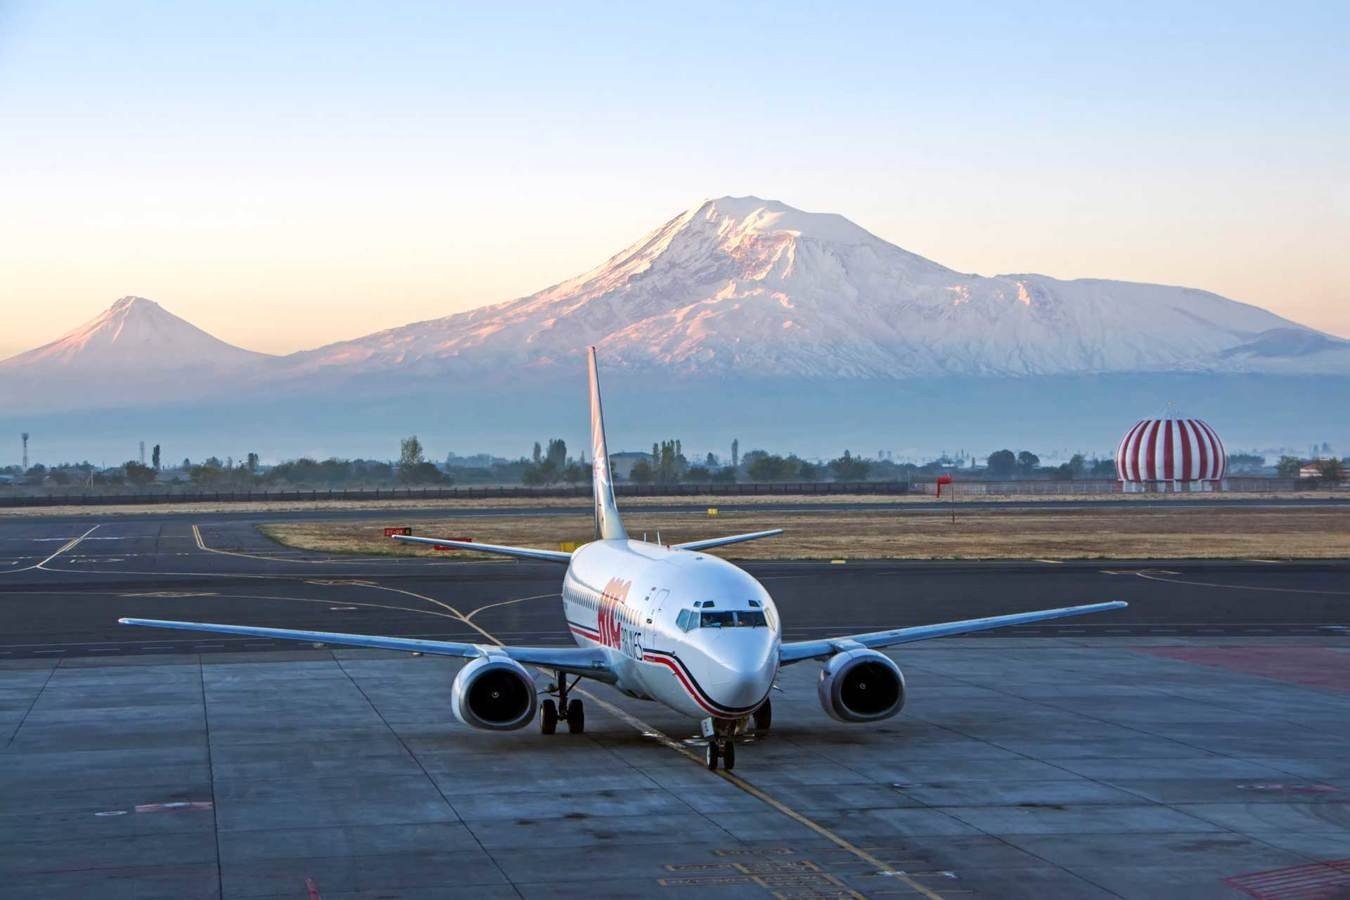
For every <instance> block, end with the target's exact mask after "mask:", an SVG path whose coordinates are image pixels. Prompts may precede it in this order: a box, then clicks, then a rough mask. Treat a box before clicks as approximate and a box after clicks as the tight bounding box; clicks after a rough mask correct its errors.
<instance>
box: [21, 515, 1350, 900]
mask: <svg viewBox="0 0 1350 900" xmlns="http://www.w3.org/2000/svg"><path fill="white" fill-rule="evenodd" d="M277 517H278V516H277V515H276V514H272V515H271V516H270V518H277ZM95 526H96V527H95ZM90 528H93V530H92V531H89V530H88V529H90ZM748 568H750V569H751V570H752V571H753V572H754V573H755V574H756V575H757V577H761V578H762V579H763V580H764V582H765V584H766V586H767V587H768V588H769V589H770V591H771V592H773V594H774V596H775V598H776V599H777V601H778V603H779V606H780V611H781V612H782V615H783V618H784V620H785V622H786V623H787V626H788V627H787V636H788V637H789V638H793V637H797V636H802V637H806V636H821V635H822V634H825V633H836V634H837V633H847V632H849V631H855V630H863V629H864V628H868V629H870V628H879V627H888V626H892V625H900V624H910V623H913V622H920V621H940V620H943V619H949V618H964V617H966V616H968V615H984V614H991V613H995V612H1008V611H1015V610H1017V609H1031V608H1037V607H1041V606H1055V605H1063V604H1067V603H1082V602H1093V601H1097V600H1108V599H1124V600H1128V601H1130V602H1131V604H1132V606H1131V608H1130V609H1129V610H1127V611H1125V615H1120V616H1115V617H1108V616H1101V617H1093V619H1092V621H1091V622H1089V621H1087V620H1075V622H1074V624H1073V625H1071V626H1070V625H1066V626H1065V628H1069V627H1072V628H1076V629H1081V630H1077V631H1067V630H1065V628H1059V629H1046V628H1041V627H1038V628H1036V629H1034V630H1028V631H1023V632H1017V631H1014V632H1004V633H1001V634H1000V635H997V636H980V637H970V638H961V639H946V640H940V641H933V642H926V643H923V644H914V645H909V646H906V647H903V648H899V649H898V650H897V651H895V652H894V653H893V656H894V658H895V659H896V661H897V662H898V663H899V664H900V666H901V667H902V668H903V669H904V671H905V674H906V678H907V681H908V687H909V698H910V699H909V702H908V704H907V706H906V708H905V710H904V712H903V713H902V714H901V715H900V716H899V717H897V718H895V719H892V720H889V721H887V722H884V723H881V725H880V726H875V725H873V726H868V725H843V724H840V723H837V722H834V721H833V720H831V719H829V718H828V717H827V716H826V715H825V714H824V712H823V711H822V710H821V709H820V707H819V704H818V701H817V700H816V696H815V679H816V677H817V673H818V668H819V667H818V665H816V664H814V663H804V664H801V665H798V666H793V667H790V668H788V669H785V670H784V671H783V674H782V677H781V679H780V684H779V686H780V688H781V692H779V693H775V694H774V698H773V699H774V705H775V710H774V725H773V729H772V731H771V732H770V733H769V734H767V735H765V736H763V737H760V738H757V739H754V740H751V741H748V742H747V743H745V744H744V745H743V746H742V748H741V750H740V753H739V754H738V760H737V768H736V770H735V771H734V772H732V773H725V772H716V773H714V772H709V771H708V770H707V769H706V768H704V767H703V766H702V764H701V760H700V759H697V758H694V757H697V756H698V749H699V748H698V745H697V743H695V742H692V741H691V740H690V739H692V738H693V736H694V731H695V728H696V723H694V722H692V721H691V720H688V719H684V718H683V717H680V716H678V715H675V714H673V713H671V712H669V711H668V710H665V709H664V708H663V707H660V706H658V705H656V704H652V703H643V702H639V701H635V700H631V699H629V698H626V697H623V696H622V695H620V694H618V693H617V692H615V691H613V690H612V689H610V688H608V687H605V686H603V685H592V686H588V687H586V696H585V697H584V702H585V703H586V704H587V707H588V708H587V730H586V733H585V734H584V735H570V734H566V733H563V734H557V735H552V736H544V735H542V734H540V733H539V732H538V730H537V729H536V728H529V729H525V730H522V731H518V732H512V733H505V734H497V733H488V732H479V731H473V730H471V729H468V728H466V727H465V726H462V725H460V724H458V723H457V722H455V721H454V720H453V718H452V717H451V715H450V712H449V694H450V682H451V680H452V678H453V676H454V673H455V672H456V671H457V669H458V666H459V663H458V662H457V661H453V660H446V659H441V658H431V657H419V658H414V657H409V656H406V655H397V654H386V653H377V652H370V651H344V650H327V649H324V650H316V649H301V648H297V647H296V645H294V644H289V645H287V644H281V643H277V642H266V641H251V640H243V639H240V640H234V639H226V638H223V637H219V636H210V635H197V636H192V635H187V636H185V635H184V634H183V633H172V634H156V633H154V632H144V633H137V634H127V633H126V632H128V631H129V629H126V628H122V627H119V626H116V625H115V624H112V623H113V621H114V620H115V619H116V617H117V616H118V615H137V616H150V617H164V618H172V617H180V618H199V619H203V620H213V619H214V620H216V621H230V622H250V623H255V624H289V625H294V626H296V627H304V628H326V629H329V630H352V631H377V632H381V633H391V634H418V635H425V636H437V637H445V638H449V639H453V638H470V639H476V640H478V639H483V633H484V632H486V633H488V634H491V635H492V636H494V637H497V638H500V639H502V640H505V641H508V642H512V643H522V642H528V643H566V632H565V631H564V630H563V628H562V626H561V617H560V615H559V613H558V610H557V600H556V591H557V584H558V580H559V579H560V577H561V569H560V568H559V567H557V566H551V565H548V564H540V565H534V564H519V563H467V562H455V561H452V560H444V561H442V560H422V559H383V558H372V559H368V560H351V559H345V558H344V559H326V558H322V557H317V556H314V555H312V554H304V553H297V552H293V551H284V550H280V549H279V548H277V547H276V546H275V545H273V544H271V543H270V542H267V541H266V540H265V539H263V538H261V537H260V536H258V535H257V534H256V532H254V531H253V530H252V528H251V526H248V525H247V524H246V523H241V522H236V521H224V522H202V523H192V522H189V521H186V520H184V519H183V518H181V517H170V518H157V517H153V516H149V517H137V518H125V519H123V518H119V519H111V518H109V519H99V518H95V519H89V520H85V521H82V522H81V523H80V524H79V527H78V528H77V527H75V526H74V525H73V524H72V523H69V522H60V521H57V522H52V521H49V520H44V519H32V520H23V521H15V520H7V521H5V522H3V523H0V601H3V602H0V634H3V639H0V643H2V645H0V740H3V744H0V885H3V888H0V893H2V894H3V895H4V896H5V897H6V898H27V897H42V898H52V897H68V896H75V897H95V896H96V897H112V898H117V897H136V898H156V897H174V898H183V897H230V898H233V897H241V898H242V897H295V898H304V900H315V898H358V897H359V898H376V897H379V898H421V897H438V898H440V897H454V896H473V897H498V896H501V897H528V896H572V895H576V896H581V895H585V896H588V897H594V896H634V895H656V896H672V897H675V896H681V895H688V896H695V895H696V896H699V897H710V896H711V897H719V896H736V897H741V896H779V897H840V896H891V895H896V896H921V897H929V898H933V897H949V896H950V897H961V898H964V897H980V896H988V897H1038V898H1043V897H1095V896H1104V897H1110V896H1116V897H1141V898H1142V897H1148V898H1155V897H1210V896H1213V897H1243V896H1254V897H1281V898H1287V897H1314V896H1316V897H1334V896H1343V895H1348V896H1350V754H1347V753H1346V747H1347V746H1350V616H1347V608H1348V607H1347V603H1348V602H1350V562H1346V561H1327V562H1320V563H1294V562H1288V561H1233V562H1227V563H1216V562H1175V561H1166V562H1162V561H1159V562H1156V563H1140V562H1130V563H1116V564H1112V563H1102V562H1100V561H1094V562H1090V563H1055V562H1053V561H1047V562H1027V563H1006V562H1001V563H989V564H980V563H960V564H953V563H875V564H855V563H848V564H845V565H843V566H830V565H828V564H815V563H762V564H756V565H755V566H748ZM475 635H476V637H474V636H475ZM1009 635H1011V636H1009ZM217 638H219V639H217Z"/></svg>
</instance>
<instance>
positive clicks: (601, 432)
mask: <svg viewBox="0 0 1350 900" xmlns="http://www.w3.org/2000/svg"><path fill="white" fill-rule="evenodd" d="M586 365H587V370H588V373H589V375H590V382H591V468H592V474H593V476H594V477H593V479H592V484H593V488H594V490H595V534H596V537H598V538H599V539H600V540H602V541H615V540H618V541H621V540H624V539H626V538H627V537H628V532H626V531H624V530H623V520H622V519H620V518H619V507H618V505H617V504H615V502H614V478H613V476H612V475H611V474H610V471H609V448H608V447H607V446H606V445H605V413H604V410H603V408H602V407H601V404H600V376H599V374H598V373H597V372H596V370H595V348H594V347H591V348H589V349H588V350H587V351H586Z"/></svg>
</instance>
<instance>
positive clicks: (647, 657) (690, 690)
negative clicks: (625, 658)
mask: <svg viewBox="0 0 1350 900" xmlns="http://www.w3.org/2000/svg"><path fill="white" fill-rule="evenodd" d="M642 660H643V662H649V663H656V664H658V665H663V666H665V667H666V668H668V669H670V671H672V672H674V673H675V678H676V679H677V680H678V681H679V682H680V684H681V686H683V687H684V692H685V693H686V694H688V695H689V696H690V697H693V698H694V702H695V703H697V704H698V705H699V706H701V707H703V708H704V709H705V710H707V711H708V713H709V714H710V715H714V716H719V717H722V718H726V715H727V714H726V713H725V712H719V711H718V710H715V709H713V708H712V707H711V706H709V705H708V704H707V703H706V702H705V701H704V699H703V698H702V697H700V696H699V694H698V691H696V690H694V686H693V685H692V684H690V683H689V679H688V678H687V677H686V676H685V674H684V672H682V671H680V667H679V666H678V665H676V664H675V663H674V662H673V661H672V660H669V659H666V658H665V657H664V656H653V655H651V654H650V653H644V654H642Z"/></svg>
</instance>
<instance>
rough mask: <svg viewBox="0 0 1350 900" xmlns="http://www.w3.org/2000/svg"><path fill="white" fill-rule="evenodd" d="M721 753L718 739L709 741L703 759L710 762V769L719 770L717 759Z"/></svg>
mask: <svg viewBox="0 0 1350 900" xmlns="http://www.w3.org/2000/svg"><path fill="white" fill-rule="evenodd" d="M721 755H722V754H721V753H719V752H718V749H717V741H708V745H707V747H705V748H704V750H703V761H704V762H705V763H707V764H708V768H709V769H711V770H713V771H716V770H717V760H718V759H719V758H720V757H721Z"/></svg>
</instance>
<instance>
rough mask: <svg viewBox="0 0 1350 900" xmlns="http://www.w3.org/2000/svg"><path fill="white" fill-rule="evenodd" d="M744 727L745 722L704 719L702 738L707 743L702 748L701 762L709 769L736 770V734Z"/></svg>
mask: <svg viewBox="0 0 1350 900" xmlns="http://www.w3.org/2000/svg"><path fill="white" fill-rule="evenodd" d="M744 727H745V720H744V719H742V720H741V721H739V722H730V721H727V720H725V719H704V720H703V725H702V728H703V736H704V738H706V739H707V741H708V743H707V744H706V745H705V746H704V748H703V762H704V763H705V764H706V765H707V767H708V768H709V769H714V770H715V769H716V768H717V764H718V763H719V762H720V763H721V764H722V768H723V769H726V770H727V771H730V770H732V769H734V768H736V734H737V733H738V732H739V731H741V730H743V729H744Z"/></svg>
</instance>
